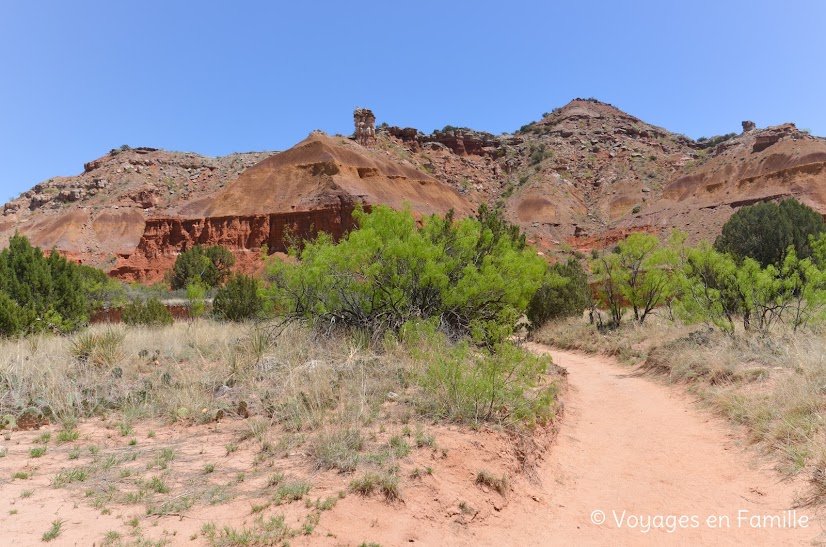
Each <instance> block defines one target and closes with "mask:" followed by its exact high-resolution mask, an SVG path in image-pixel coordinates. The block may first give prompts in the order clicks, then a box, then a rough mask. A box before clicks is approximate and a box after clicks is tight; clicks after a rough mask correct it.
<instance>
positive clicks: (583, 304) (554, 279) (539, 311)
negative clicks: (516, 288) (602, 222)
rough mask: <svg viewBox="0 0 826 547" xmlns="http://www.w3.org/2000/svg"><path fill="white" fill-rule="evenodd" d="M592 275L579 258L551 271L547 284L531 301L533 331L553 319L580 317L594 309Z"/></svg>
mask: <svg viewBox="0 0 826 547" xmlns="http://www.w3.org/2000/svg"><path fill="white" fill-rule="evenodd" d="M591 301H592V295H591V286H590V285H589V284H588V275H587V274H586V273H585V270H584V269H583V268H582V265H581V264H580V263H579V261H578V260H577V259H576V258H573V257H571V258H569V259H568V261H567V262H557V263H556V264H553V265H551V266H550V267H549V268H548V273H547V275H546V276H545V281H544V282H543V283H542V286H541V287H539V290H537V291H536V293H535V294H534V295H533V298H531V302H530V304H529V305H528V310H527V315H528V319H529V320H530V321H531V328H532V329H537V328H539V327H541V326H542V325H544V324H545V323H546V322H548V321H550V320H551V319H558V318H561V317H570V316H573V315H578V314H581V313H582V312H583V310H585V309H587V308H589V307H590V306H591Z"/></svg>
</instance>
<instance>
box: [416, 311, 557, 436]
mask: <svg viewBox="0 0 826 547" xmlns="http://www.w3.org/2000/svg"><path fill="white" fill-rule="evenodd" d="M401 334H402V338H403V339H404V341H405V343H406V344H407V345H408V347H409V348H410V349H411V351H412V353H413V354H414V356H416V357H418V358H419V359H420V360H421V361H422V363H423V365H424V370H423V372H422V374H421V376H420V377H419V378H418V379H417V380H416V381H417V384H418V385H419V387H420V388H421V389H422V390H424V392H425V393H426V395H425V396H422V397H420V398H418V400H417V405H418V407H419V410H420V411H421V412H422V413H423V414H425V415H427V416H431V417H432V416H437V417H439V418H443V419H448V420H454V421H457V422H464V423H471V424H478V423H480V422H494V423H499V424H505V425H513V424H523V425H529V426H530V425H533V424H536V423H546V422H547V421H548V420H550V419H551V418H552V417H553V414H554V411H555V407H554V404H553V403H554V400H555V398H556V394H557V392H558V387H557V386H556V384H553V383H551V384H547V385H543V384H542V376H543V374H545V373H546V372H547V371H548V367H549V365H550V363H551V360H550V357H549V356H536V355H533V354H531V353H529V352H527V351H526V350H523V349H521V348H519V347H517V346H515V345H513V344H512V343H510V342H502V343H500V344H498V345H497V346H496V347H495V348H493V350H490V349H486V348H474V347H472V346H471V345H470V344H468V343H467V341H462V342H459V343H456V344H451V343H449V342H448V340H447V339H446V337H445V335H444V334H442V333H439V332H437V331H436V328H435V325H434V324H433V323H421V322H411V323H408V324H407V325H405V327H404V328H403V330H402V333H401Z"/></svg>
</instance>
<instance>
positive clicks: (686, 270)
mask: <svg viewBox="0 0 826 547" xmlns="http://www.w3.org/2000/svg"><path fill="white" fill-rule="evenodd" d="M678 274H679V275H678V276H676V277H675V279H676V284H677V286H678V289H677V290H678V292H679V298H678V300H677V302H676V303H677V306H676V310H677V312H678V314H679V315H681V316H682V317H683V318H684V319H686V320H689V321H697V320H701V321H707V322H710V323H713V324H714V325H716V326H718V327H719V328H720V329H721V330H722V331H724V332H728V333H732V332H734V328H735V321H736V319H737V318H738V317H740V318H742V322H743V328H744V329H745V330H747V331H748V330H759V331H768V330H769V329H770V328H771V327H772V325H774V324H777V323H786V324H788V325H790V326H791V327H792V329H794V330H796V329H797V328H799V327H801V326H804V325H807V324H809V323H810V322H811V321H813V320H816V319H820V318H821V316H822V313H821V312H822V310H823V308H824V306H826V272H824V271H823V270H821V269H820V268H819V267H818V266H817V265H816V263H815V261H813V260H812V259H810V258H804V259H801V258H799V257H798V255H797V252H796V251H795V250H794V248H793V247H791V246H790V247H789V248H788V249H787V250H786V252H785V258H784V259H783V262H782V263H781V264H780V265H778V266H775V265H774V264H769V265H767V266H765V267H761V265H760V263H758V262H757V261H756V260H755V259H753V258H745V259H743V260H742V263H741V264H739V265H738V264H737V262H736V260H735V259H734V257H733V256H731V255H729V254H723V253H720V252H718V251H716V250H714V249H712V248H711V247H709V246H708V245H707V244H701V245H700V246H698V247H696V248H693V249H687V250H685V251H683V252H682V253H681V258H680V269H679V272H678Z"/></svg>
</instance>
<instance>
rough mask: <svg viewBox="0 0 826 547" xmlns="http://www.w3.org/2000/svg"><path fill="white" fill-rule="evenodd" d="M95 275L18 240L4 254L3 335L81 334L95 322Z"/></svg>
mask: <svg viewBox="0 0 826 547" xmlns="http://www.w3.org/2000/svg"><path fill="white" fill-rule="evenodd" d="M92 272H95V270H94V269H92V268H83V267H81V266H78V265H77V264H75V263H73V262H69V261H67V260H66V259H65V258H63V257H62V256H60V254H59V253H58V252H57V251H55V250H52V252H51V253H50V254H49V255H48V256H45V255H44V254H43V252H42V251H41V250H40V249H39V248H37V247H33V246H32V245H31V244H30V243H29V241H28V239H26V238H25V237H24V236H21V235H19V234H15V235H14V236H12V237H11V239H10V240H9V246H8V247H7V248H6V249H3V251H1V252H0V335H6V336H9V335H16V334H20V333H24V332H39V331H44V330H58V331H63V332H68V331H72V330H75V329H76V328H77V327H79V326H80V325H82V324H83V323H85V322H86V321H87V320H88V318H89V299H88V289H87V286H86V282H87V279H88V277H89V276H90V275H91V274H92Z"/></svg>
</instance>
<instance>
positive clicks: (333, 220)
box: [109, 201, 354, 283]
mask: <svg viewBox="0 0 826 547" xmlns="http://www.w3.org/2000/svg"><path fill="white" fill-rule="evenodd" d="M353 209H354V204H352V203H345V202H343V201H342V203H341V204H340V205H338V206H333V207H327V208H324V209H317V210H315V211H301V212H294V213H273V214H268V215H246V216H223V217H209V218H189V219H186V218H173V217H167V218H153V219H148V220H147V221H146V227H145V229H144V233H143V236H142V237H141V239H140V242H139V243H138V246H137V248H136V249H135V251H134V252H132V253H128V254H127V253H124V254H121V255H119V256H118V261H117V263H116V265H115V267H114V268H113V269H112V270H111V271H110V272H109V275H111V276H112V277H115V278H117V279H121V280H123V281H129V282H133V281H139V282H142V283H154V282H157V281H161V280H163V276H164V273H165V272H166V271H167V270H169V269H170V268H172V266H173V265H174V264H175V259H176V257H177V256H178V254H179V253H181V252H183V251H186V250H188V249H190V248H192V247H194V246H195V245H204V246H211V245H221V246H224V247H226V248H227V249H229V250H231V251H232V252H233V254H235V256H236V269H238V270H240V271H245V272H250V271H254V270H256V269H259V268H260V267H261V261H260V254H261V250H262V248H263V247H264V246H266V249H267V253H268V254H273V253H277V252H281V253H283V252H286V251H287V250H288V248H289V246H290V242H291V241H293V240H301V239H308V238H313V237H315V236H316V235H317V234H318V233H319V232H326V233H328V234H330V235H331V236H332V237H333V238H334V239H336V240H337V239H340V238H341V237H342V236H343V235H344V234H345V233H346V232H348V231H350V230H351V229H352V228H353V216H352V214H353Z"/></svg>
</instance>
